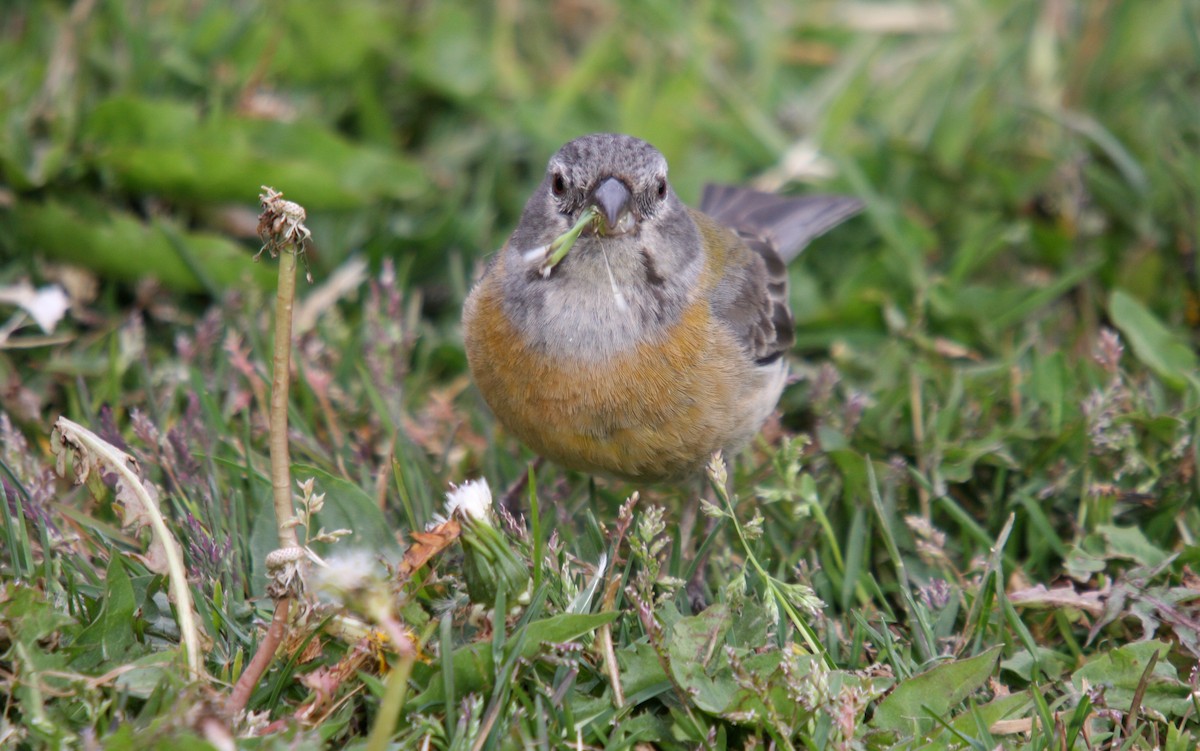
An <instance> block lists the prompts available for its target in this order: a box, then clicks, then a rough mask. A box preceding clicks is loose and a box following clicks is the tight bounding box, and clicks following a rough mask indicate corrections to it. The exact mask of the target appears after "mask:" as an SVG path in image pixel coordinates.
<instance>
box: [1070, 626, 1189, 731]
mask: <svg viewBox="0 0 1200 751" xmlns="http://www.w3.org/2000/svg"><path fill="white" fill-rule="evenodd" d="M1155 651H1157V652H1158V653H1159V655H1158V657H1159V659H1158V664H1157V665H1155V666H1154V672H1153V674H1151V676H1150V679H1149V680H1148V681H1147V684H1146V692H1145V694H1144V695H1143V696H1142V705H1143V706H1145V707H1149V708H1150V709H1153V710H1155V711H1156V712H1161V713H1162V714H1164V715H1166V716H1167V717H1181V716H1183V715H1184V714H1186V713H1188V712H1190V711H1194V709H1193V705H1192V698H1191V695H1190V694H1191V692H1190V689H1189V688H1188V685H1187V684H1186V683H1184V682H1183V681H1181V680H1179V675H1178V673H1176V671H1175V667H1174V666H1173V665H1172V664H1171V662H1170V660H1168V659H1167V657H1168V656H1169V655H1170V652H1171V648H1170V645H1168V644H1164V643H1163V642H1159V641H1142V642H1137V643H1135V644H1127V645H1125V646H1123V647H1118V648H1116V649H1114V650H1112V651H1110V652H1108V653H1107V654H1103V655H1100V656H1099V657H1093V658H1092V659H1091V660H1089V661H1088V663H1087V664H1086V665H1084V666H1083V667H1081V668H1080V669H1079V670H1076V671H1075V673H1074V674H1073V675H1072V676H1071V682H1072V683H1073V684H1074V685H1075V688H1076V690H1078V691H1080V692H1083V691H1087V690H1089V689H1090V688H1093V687H1096V686H1103V687H1104V689H1105V693H1104V698H1105V702H1106V703H1107V704H1108V706H1110V707H1113V708H1114V709H1120V710H1128V709H1129V706H1130V704H1131V703H1132V702H1133V694H1134V692H1135V691H1136V690H1137V687H1138V683H1139V682H1140V681H1141V680H1142V673H1144V672H1145V671H1146V665H1147V664H1148V663H1149V661H1150V657H1151V655H1153V654H1154V652H1155Z"/></svg>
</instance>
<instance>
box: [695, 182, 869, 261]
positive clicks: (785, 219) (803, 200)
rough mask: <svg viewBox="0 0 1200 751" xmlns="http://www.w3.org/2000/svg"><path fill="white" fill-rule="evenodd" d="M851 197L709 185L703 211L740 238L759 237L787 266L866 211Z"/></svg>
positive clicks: (704, 198)
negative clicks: (813, 243) (814, 241)
mask: <svg viewBox="0 0 1200 751" xmlns="http://www.w3.org/2000/svg"><path fill="white" fill-rule="evenodd" d="M862 208H863V204H862V201H860V200H858V199H857V198H850V197H849V196H802V197H788V196H777V195H775V194H774V193H762V192H759V191H757V190H750V189H749V188H735V187H733V186H731V185H706V186H704V196H703V197H702V198H701V199H700V210H701V211H702V212H704V213H705V214H708V215H709V216H711V217H712V218H713V219H716V220H717V221H718V222H720V223H721V224H724V225H725V226H726V227H729V228H730V229H732V230H733V231H734V232H737V233H738V234H740V235H745V236H751V237H757V238H759V239H761V240H763V241H764V242H765V243H766V244H767V245H769V246H770V247H772V248H774V249H775V252H776V253H778V254H779V257H780V258H782V259H783V262H784V263H788V262H790V261H791V260H792V259H793V258H795V257H796V256H798V255H800V251H801V250H804V247H805V246H806V245H808V243H809V242H811V241H812V239H813V238H815V237H819V236H820V235H823V234H824V233H826V232H828V231H829V230H831V229H833V228H834V227H836V226H837V225H839V224H841V223H842V222H844V221H845V220H847V219H849V218H850V217H852V216H854V215H855V214H857V213H858V212H860V211H862Z"/></svg>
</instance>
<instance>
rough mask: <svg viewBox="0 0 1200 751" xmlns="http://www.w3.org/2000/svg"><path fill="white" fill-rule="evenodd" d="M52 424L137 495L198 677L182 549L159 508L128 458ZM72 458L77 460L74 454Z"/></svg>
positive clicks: (62, 421)
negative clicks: (161, 556) (163, 565)
mask: <svg viewBox="0 0 1200 751" xmlns="http://www.w3.org/2000/svg"><path fill="white" fill-rule="evenodd" d="M54 427H55V431H57V432H60V433H61V434H62V435H63V436H64V437H66V436H69V437H70V439H71V442H73V443H74V442H77V443H78V444H79V445H80V446H82V447H83V448H84V449H86V450H87V451H88V452H91V453H92V454H93V455H94V456H96V457H99V461H101V462H102V463H103V464H104V465H105V466H106V467H108V468H109V469H110V470H112V471H113V472H115V473H116V474H117V475H119V476H120V477H121V481H122V482H123V483H124V485H125V487H126V488H129V492H131V493H133V494H134V495H135V496H136V497H137V499H138V503H141V504H142V506H143V508H144V509H145V511H146V516H147V518H149V520H150V529H151V530H152V531H153V532H154V536H155V537H156V538H157V539H158V541H159V543H160V544H161V545H162V547H163V553H164V555H165V556H166V559H167V581H168V583H169V586H170V591H171V597H172V598H174V600H175V609H176V611H177V612H178V614H179V633H180V636H181V638H182V639H183V648H184V652H186V658H187V665H188V670H189V671H190V672H191V675H192V677H193V678H202V677H203V676H204V663H203V660H202V655H201V651H200V632H199V628H198V626H197V624H196V612H195V607H194V606H193V604H192V591H191V590H190V589H188V583H187V570H186V569H185V568H184V567H183V552H182V551H183V549H182V548H181V547H180V546H179V541H178V540H176V539H175V537H174V536H173V535H172V534H171V530H170V529H169V528H168V527H167V523H166V521H165V520H164V519H163V517H162V510H161V509H159V507H158V504H157V503H155V502H154V499H153V498H151V497H150V494H149V493H147V492H146V488H145V486H144V485H142V478H140V477H138V475H137V473H136V472H134V471H133V470H132V469H130V462H131V461H133V460H132V458H131V457H130V456H129V455H128V454H126V453H125V452H124V451H121V450H120V449H118V448H116V447H115V446H113V445H112V444H110V443H108V442H107V441H105V440H103V439H102V438H100V437H99V436H98V435H96V434H95V433H93V432H91V431H90V430H88V429H87V428H85V427H83V426H82V425H79V424H78V423H75V422H72V421H71V420H68V419H67V418H65V417H60V418H58V422H56V423H55V424H54ZM76 458H77V460H80V457H79V456H78V455H76Z"/></svg>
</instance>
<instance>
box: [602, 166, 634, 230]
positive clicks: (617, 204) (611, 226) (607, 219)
mask: <svg viewBox="0 0 1200 751" xmlns="http://www.w3.org/2000/svg"><path fill="white" fill-rule="evenodd" d="M630 197H631V195H630V193H629V188H627V187H625V183H623V182H621V181H620V180H618V179H617V178H615V177H606V178H604V179H603V180H602V181H600V184H599V185H597V186H596V189H595V190H593V191H592V199H591V200H592V203H593V204H595V206H596V208H598V209H600V214H601V215H602V216H603V217H604V227H603V228H602V230H603V234H605V235H623V234H625V233H627V232H630V231H631V230H633V226H634V224H635V223H636V222H635V220H634V216H633V212H632V211H630V210H629V199H630Z"/></svg>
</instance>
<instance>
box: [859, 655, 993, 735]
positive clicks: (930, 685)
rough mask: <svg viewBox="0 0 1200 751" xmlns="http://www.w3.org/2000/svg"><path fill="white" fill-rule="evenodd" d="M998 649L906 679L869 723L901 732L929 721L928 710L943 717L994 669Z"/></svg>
mask: <svg viewBox="0 0 1200 751" xmlns="http://www.w3.org/2000/svg"><path fill="white" fill-rule="evenodd" d="M1000 649H1001V648H1000V647H999V646H995V647H992V648H991V649H989V650H987V651H986V652H983V653H981V654H978V655H975V656H974V657H968V658H967V659H965V660H954V661H953V662H946V663H943V664H941V665H938V666H937V667H935V668H932V669H930V670H927V671H925V672H924V673H921V674H920V675H916V676H913V677H912V678H909V679H908V680H906V681H904V682H903V683H901V684H900V685H898V686H896V690H895V691H893V692H892V693H891V694H889V695H888V697H887V698H886V699H884V700H883V701H882V702H880V703H879V709H877V710H876V712H875V720H874V723H873V724H874V725H875V726H876V727H878V728H881V729H884V730H895V731H897V732H901V733H904V732H906V731H911V730H913V729H914V728H915V727H917V726H922V725H925V724H928V723H930V722H931V720H930V713H932V714H933V715H935V716H937V717H943V718H945V717H946V715H947V714H948V713H949V712H950V710H952V709H953V708H954V707H956V706H958V704H959V703H961V702H962V701H963V699H966V698H967V697H968V696H970V695H971V694H972V693H974V692H975V691H976V690H977V689H978V688H980V687H981V686H983V684H984V683H985V682H986V681H987V679H988V678H989V677H990V676H991V675H992V674H993V673H994V672H995V669H996V664H997V662H998V661H999V659H1000Z"/></svg>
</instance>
